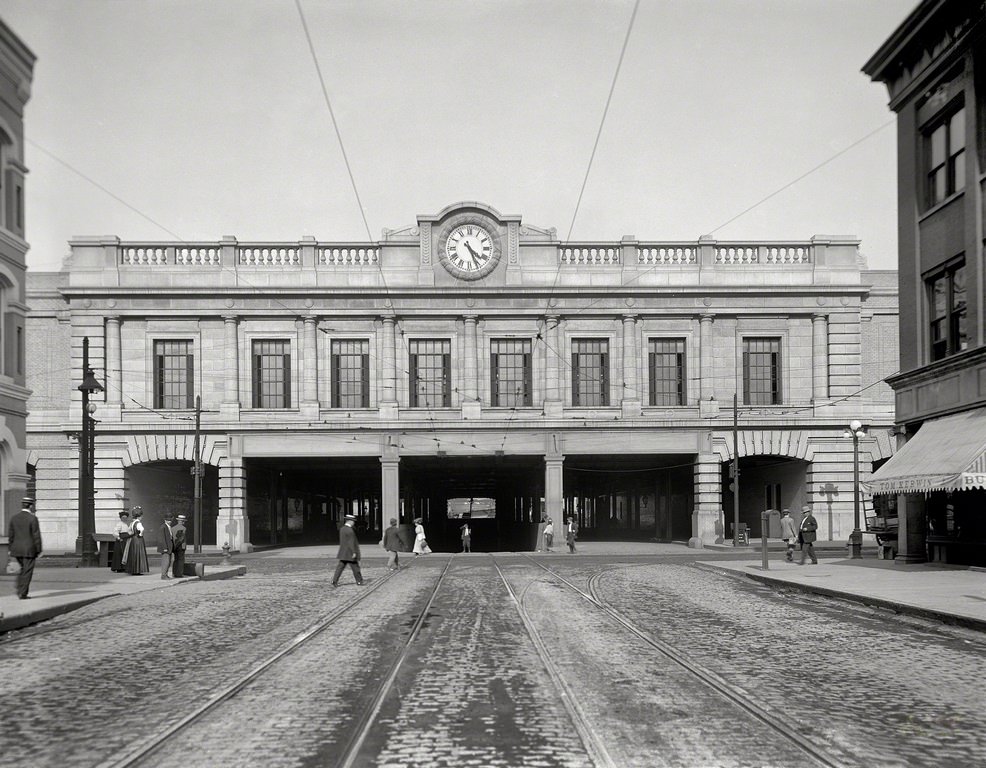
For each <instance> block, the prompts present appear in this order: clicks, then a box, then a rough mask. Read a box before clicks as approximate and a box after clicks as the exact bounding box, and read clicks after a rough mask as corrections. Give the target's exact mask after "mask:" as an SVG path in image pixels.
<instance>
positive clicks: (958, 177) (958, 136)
mask: <svg viewBox="0 0 986 768" xmlns="http://www.w3.org/2000/svg"><path fill="white" fill-rule="evenodd" d="M924 143H925V157H926V163H927V168H928V171H927V173H928V182H927V206H928V207H929V208H930V207H931V206H933V205H936V204H938V203H940V202H941V201H942V200H944V199H945V198H946V197H948V196H949V195H952V194H955V193H956V192H958V191H959V190H960V189H963V188H964V187H965V107H959V108H958V109H956V110H953V111H952V112H949V113H946V115H945V117H944V118H942V119H940V120H938V121H936V122H935V123H934V125H933V126H932V127H931V128H930V130H928V131H926V132H925V134H924Z"/></svg>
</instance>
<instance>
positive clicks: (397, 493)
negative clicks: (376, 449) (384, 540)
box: [380, 444, 411, 527]
mask: <svg viewBox="0 0 986 768" xmlns="http://www.w3.org/2000/svg"><path fill="white" fill-rule="evenodd" d="M400 464H401V457H400V454H399V452H398V448H397V446H396V445H393V444H391V445H387V446H386V447H385V448H384V450H383V455H382V456H381V457H380V507H381V510H382V512H383V523H384V526H385V527H386V526H387V525H389V522H390V519H391V518H394V519H395V520H397V522H398V524H401V523H409V522H411V521H410V520H401V485H400Z"/></svg>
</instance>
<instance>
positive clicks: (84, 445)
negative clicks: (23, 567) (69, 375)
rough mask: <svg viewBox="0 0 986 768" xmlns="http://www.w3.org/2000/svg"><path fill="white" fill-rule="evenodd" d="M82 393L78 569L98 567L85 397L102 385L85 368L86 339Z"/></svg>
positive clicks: (92, 438) (92, 408)
mask: <svg viewBox="0 0 986 768" xmlns="http://www.w3.org/2000/svg"><path fill="white" fill-rule="evenodd" d="M79 391H80V392H81V393H82V435H81V437H80V438H79V538H80V539H81V540H82V541H81V543H80V546H79V547H78V548H79V551H80V552H81V553H82V566H83V567H95V566H98V565H99V555H98V554H97V552H96V509H95V506H96V500H95V492H96V491H95V487H94V482H93V475H94V474H95V461H94V459H93V454H94V453H95V448H96V420H95V419H94V418H93V414H94V413H95V412H96V404H95V403H90V402H89V395H91V394H92V393H93V392H102V391H103V385H102V384H100V383H99V382H98V381H97V380H96V374H94V373H93V372H92V368H90V367H89V337H88V336H87V337H85V338H84V339H83V340H82V383H81V384H80V385H79Z"/></svg>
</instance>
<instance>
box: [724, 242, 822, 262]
mask: <svg viewBox="0 0 986 768" xmlns="http://www.w3.org/2000/svg"><path fill="white" fill-rule="evenodd" d="M811 251H812V249H811V246H810V245H808V244H807V243H770V244H753V243H751V244H746V243H743V244H736V243H728V244H725V243H723V244H721V245H716V247H715V254H716V264H811V262H812V253H811Z"/></svg>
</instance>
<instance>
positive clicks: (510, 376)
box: [490, 339, 533, 408]
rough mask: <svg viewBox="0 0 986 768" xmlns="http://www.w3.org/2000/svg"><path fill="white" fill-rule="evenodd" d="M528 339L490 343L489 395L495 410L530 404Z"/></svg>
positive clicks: (530, 384) (497, 340) (531, 396)
mask: <svg viewBox="0 0 986 768" xmlns="http://www.w3.org/2000/svg"><path fill="white" fill-rule="evenodd" d="M532 389H533V387H532V375H531V340H530V339H493V340H492V341H490V392H491V395H492V397H491V400H492V405H493V406H494V407H498V408H514V407H521V406H529V405H531V403H532V402H533V394H532Z"/></svg>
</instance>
